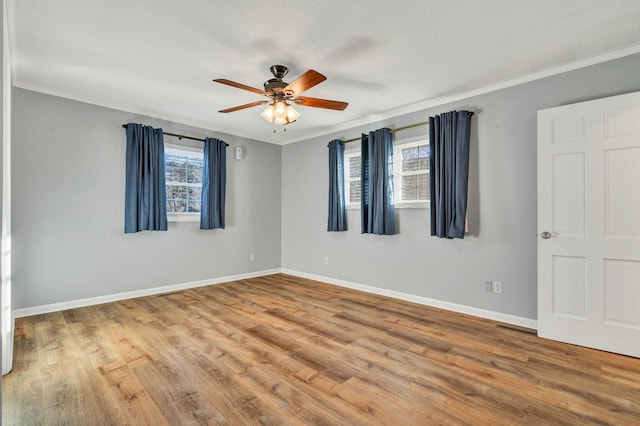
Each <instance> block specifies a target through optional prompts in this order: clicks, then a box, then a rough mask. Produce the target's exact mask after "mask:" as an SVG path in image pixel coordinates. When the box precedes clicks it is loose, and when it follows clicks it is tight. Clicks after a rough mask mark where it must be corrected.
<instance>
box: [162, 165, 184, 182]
mask: <svg viewBox="0 0 640 426" xmlns="http://www.w3.org/2000/svg"><path fill="white" fill-rule="evenodd" d="M164 176H165V180H167V181H168V182H184V181H185V176H186V171H185V170H184V167H180V166H179V165H176V164H175V163H172V164H169V163H166V164H165V167H164Z"/></svg>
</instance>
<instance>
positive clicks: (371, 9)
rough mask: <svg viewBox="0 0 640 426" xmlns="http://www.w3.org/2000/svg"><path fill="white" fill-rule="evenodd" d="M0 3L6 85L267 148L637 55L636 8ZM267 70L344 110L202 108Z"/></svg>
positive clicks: (275, 0) (234, 94)
mask: <svg viewBox="0 0 640 426" xmlns="http://www.w3.org/2000/svg"><path fill="white" fill-rule="evenodd" d="M7 3H8V4H7V11H8V18H9V40H10V50H11V55H12V67H13V70H12V72H13V74H12V76H13V83H14V85H15V86H17V87H22V88H26V89H31V90H36V91H40V92H44V93H49V94H53V95H58V96H62V97H66V98H70V99H76V100H80V101H84V102H89V103H93V104H97V105H103V106H107V107H113V108H118V109H121V110H125V111H130V112H133V113H139V114H145V115H148V116H152V117H157V118H163V119H167V120H171V121H174V122H178V123H184V124H190V125H194V126H198V127H204V128H206V129H211V130H216V131H222V132H226V133H231V134H235V135H239V136H245V137H249V138H253V139H257V140H262V141H266V142H272V143H277V144H285V143H289V142H293V141H298V140H302V139H306V138H309V137H314V136H318V135H322V134H327V133H330V132H333V131H341V130H344V129H348V128H350V127H353V126H355V125H359V124H364V123H367V122H372V121H374V120H379V119H383V118H386V117H390V116H394V115H398V114H400V113H407V112H412V111H417V110H419V109H423V108H425V107H427V106H430V105H434V104H437V103H438V102H443V101H445V100H451V99H455V98H456V97H457V96H464V95H465V94H470V93H478V92H479V91H482V90H488V88H495V87H500V86H501V85H506V84H509V83H508V82H514V81H526V79H527V78H531V76H542V75H546V74H548V73H553V72H555V71H558V70H566V69H571V68H575V67H577V66H580V65H585V64H588V63H594V62H597V61H599V60H604V59H609V58H613V57H618V56H623V55H626V54H631V53H636V52H640V24H639V23H640V1H638V0H607V1H604V0H537V1H531V0H485V1H481V0H475V1H474V0H438V1H427V0H403V1H398V2H390V1H379V0H368V1H361V0H355V1H354V0H352V1H327V0H324V1H323V0H314V1H305V0H270V1H258V0H255V1H249V0H233V1H228V0H227V1H217V0H191V1H172V0H135V1H131V0H129V1H124V0H109V1H104V0H84V1H77V0H56V1H42V0H8V1H7ZM273 64H284V65H286V66H288V67H289V68H290V71H289V75H288V78H285V80H286V81H292V80H293V79H295V77H297V76H299V75H300V74H302V73H303V72H304V71H306V70H307V69H315V70H317V71H319V72H321V73H323V74H325V75H326V76H327V81H325V82H324V83H321V84H320V85H318V86H316V87H314V88H312V89H310V90H308V91H307V92H305V93H304V95H305V96H310V97H316V98H324V99H334V100H340V101H346V102H349V107H348V108H347V109H346V110H345V111H343V112H339V111H331V110H322V109H317V108H305V107H299V108H297V109H298V111H299V112H300V113H301V117H300V119H299V120H298V121H297V122H296V123H293V124H291V125H289V126H287V131H286V132H283V131H282V130H283V128H282V126H276V125H273V124H270V123H267V122H266V121H264V120H262V118H260V115H259V114H260V112H261V110H262V109H263V108H262V107H255V108H250V109H246V110H243V111H239V112H234V113H230V114H220V113H218V112H216V111H218V110H219V109H224V108H228V107H232V106H236V105H241V104H245V103H249V102H253V101H256V100H261V99H265V98H261V97H260V96H259V95H256V94H253V93H250V92H247V91H243V90H239V89H235V88H232V87H227V86H223V85H218V84H215V83H212V82H211V80H212V79H214V78H227V79H231V80H234V81H237V82H240V83H243V84H246V85H249V86H253V87H257V88H261V87H262V83H263V82H264V81H265V80H267V79H268V78H271V74H270V72H269V66H271V65H273ZM528 76H529V77H528ZM274 129H276V130H277V132H276V133H274V132H273V130H274ZM346 136H347V137H350V136H353V135H346Z"/></svg>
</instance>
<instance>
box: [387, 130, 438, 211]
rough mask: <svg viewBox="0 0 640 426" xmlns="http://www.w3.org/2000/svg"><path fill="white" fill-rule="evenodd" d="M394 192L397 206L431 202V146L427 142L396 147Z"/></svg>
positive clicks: (422, 141)
mask: <svg viewBox="0 0 640 426" xmlns="http://www.w3.org/2000/svg"><path fill="white" fill-rule="evenodd" d="M393 164H394V166H395V167H394V169H395V170H394V171H393V175H394V190H395V201H396V205H397V204H407V205H411V204H414V205H415V204H424V203H425V202H428V201H429V189H430V188H429V144H428V142H427V141H425V140H421V141H416V142H410V143H405V144H401V145H396V146H395V149H394V159H393Z"/></svg>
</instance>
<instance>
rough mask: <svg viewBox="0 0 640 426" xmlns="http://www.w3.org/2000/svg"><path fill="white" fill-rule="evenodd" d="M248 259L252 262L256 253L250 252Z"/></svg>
mask: <svg viewBox="0 0 640 426" xmlns="http://www.w3.org/2000/svg"><path fill="white" fill-rule="evenodd" d="M249 260H250V261H252V262H253V261H254V260H256V255H255V254H253V253H251V254H250V255H249Z"/></svg>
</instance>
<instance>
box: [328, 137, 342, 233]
mask: <svg viewBox="0 0 640 426" xmlns="http://www.w3.org/2000/svg"><path fill="white" fill-rule="evenodd" d="M346 230H347V218H346V212H345V201H344V145H342V143H341V142H340V141H339V140H337V139H336V140H332V141H331V142H329V219H328V221H327V231H346Z"/></svg>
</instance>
